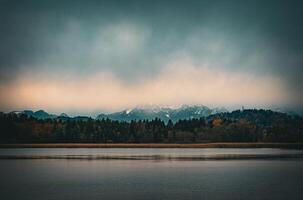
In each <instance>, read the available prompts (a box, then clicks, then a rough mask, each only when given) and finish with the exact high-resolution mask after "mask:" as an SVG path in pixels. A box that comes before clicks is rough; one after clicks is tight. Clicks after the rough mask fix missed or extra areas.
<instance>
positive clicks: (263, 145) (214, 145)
mask: <svg viewBox="0 0 303 200" xmlns="http://www.w3.org/2000/svg"><path fill="white" fill-rule="evenodd" d="M0 148H285V149H303V143H240V142H230V143H228V142H222V143H196V144H170V143H163V144H162V143H110V144H109V143H107V144H105V143H102V144H101V143H99V144H95V143H94V144H92V143H44V144H43V143H39V144H38V143H37V144H29V143H28V144H0Z"/></svg>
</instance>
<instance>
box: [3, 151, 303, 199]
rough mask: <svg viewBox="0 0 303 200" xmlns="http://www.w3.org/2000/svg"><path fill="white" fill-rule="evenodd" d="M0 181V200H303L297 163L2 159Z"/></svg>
mask: <svg viewBox="0 0 303 200" xmlns="http://www.w3.org/2000/svg"><path fill="white" fill-rule="evenodd" d="M27 150H28V151H27ZM48 150H49V151H48ZM0 152H1V153H0V154H1V155H7V154H8V153H10V154H11V155H16V153H17V152H22V153H23V154H26V155H33V154H36V155H41V153H43V154H44V155H59V154H61V155H76V154H78V155H88V153H92V154H94V155H102V154H104V153H106V154H107V155H108V154H110V155H113V154H114V155H116V154H117V155H121V154H123V155H126V154H127V155H128V156H130V155H160V154H161V155H168V154H174V155H175V154H177V155H178V156H179V155H182V156H184V155H187V156H191V155H202V154H208V155H214V154H230V155H232V154H249V155H252V154H255V155H256V154H270V153H272V154H275V155H276V154H292V153H293V154H300V151H295V150H279V149H26V150H21V149H18V150H17V149H10V150H8V149H7V150H0ZM279 152H280V153H279ZM0 177H1V179H0V198H1V199H13V200H14V199H22V200H23V199H50V200H52V199H64V200H69V199H71V200H74V199H75V200H77V199H109V200H112V199H153V200H154V199H176V200H179V199H180V200H181V199H248V200H250V199H269V200H271V199H303V160H302V159H283V160H279V159H275V160H266V159H264V160H245V159H244V160H224V161H222V160H211V161H190V160H187V161H177V160H160V161H159V160H102V159H101V160H69V159H60V160H58V159H28V160H20V159H9V160H7V159H1V160H0Z"/></svg>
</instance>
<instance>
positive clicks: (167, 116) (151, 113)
mask: <svg viewBox="0 0 303 200" xmlns="http://www.w3.org/2000/svg"><path fill="white" fill-rule="evenodd" d="M221 112H228V111H227V110H226V109H225V108H214V109H210V108H208V107H207V106H204V105H192V106H190V105H182V106H180V107H178V108H170V107H159V106H144V107H136V108H133V109H128V110H124V111H121V112H116V113H112V114H108V115H104V114H100V115H99V116H98V117H97V118H96V119H104V118H109V119H112V120H120V121H131V120H144V119H147V120H152V119H155V118H159V119H161V120H163V121H165V122H167V121H168V120H172V121H173V122H176V121H178V120H180V119H193V118H201V117H207V116H209V115H211V114H217V113H221Z"/></svg>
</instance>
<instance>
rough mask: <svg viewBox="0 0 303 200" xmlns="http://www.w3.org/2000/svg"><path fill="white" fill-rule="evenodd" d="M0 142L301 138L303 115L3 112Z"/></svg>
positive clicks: (272, 113)
mask: <svg viewBox="0 0 303 200" xmlns="http://www.w3.org/2000/svg"><path fill="white" fill-rule="evenodd" d="M0 142H1V143H201V142H303V117H302V116H289V115H287V114H283V113H277V112H272V111H269V110H244V111H234V112H231V113H222V114H217V115H212V116H209V117H207V118H200V119H187V120H179V121H178V122H176V123H175V124H174V123H172V121H171V120H170V121H168V123H166V124H165V123H164V122H163V121H161V120H160V119H154V120H151V121H148V120H139V121H131V122H122V121H113V120H109V119H102V120H94V119H91V118H88V119H84V120H73V119H72V118H65V119H63V118H57V119H48V120H38V119H35V118H32V117H28V116H26V115H17V114H13V113H9V114H5V113H1V114H0Z"/></svg>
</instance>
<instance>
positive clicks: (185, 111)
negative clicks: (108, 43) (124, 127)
mask: <svg viewBox="0 0 303 200" xmlns="http://www.w3.org/2000/svg"><path fill="white" fill-rule="evenodd" d="M271 110H272V111H275V112H279V113H286V114H288V115H291V116H295V115H298V114H297V113H296V112H294V111H290V110H285V109H284V110H283V109H281V108H279V109H271ZM12 113H15V114H18V115H21V114H24V115H27V116H28V117H33V118H35V119H39V120H45V119H60V120H71V119H72V120H77V121H79V120H80V121H83V120H84V121H86V120H88V119H92V117H90V116H75V117H71V116H69V115H67V114H66V113H61V114H60V115H55V114H50V113H47V112H46V111H44V110H38V111H35V112H34V111H32V110H24V111H14V112H12ZM224 113H230V112H229V110H227V109H226V108H224V107H215V108H209V107H207V106H204V105H182V106H180V107H160V106H138V107H135V108H132V109H125V110H122V111H119V112H113V113H109V114H105V113H100V114H98V115H97V117H95V119H96V120H102V119H111V120H117V121H126V122H130V121H132V120H153V119H155V118H158V119H160V120H162V121H164V122H165V123H167V122H168V121H169V120H171V121H172V122H174V123H175V122H177V121H179V120H184V119H199V118H207V117H209V116H215V115H216V114H224Z"/></svg>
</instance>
